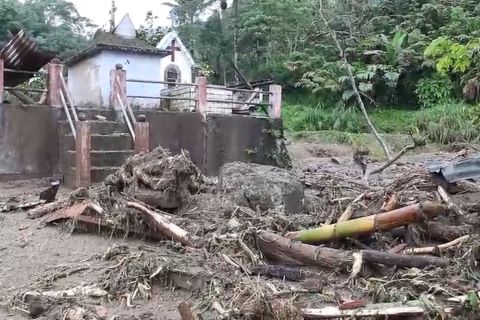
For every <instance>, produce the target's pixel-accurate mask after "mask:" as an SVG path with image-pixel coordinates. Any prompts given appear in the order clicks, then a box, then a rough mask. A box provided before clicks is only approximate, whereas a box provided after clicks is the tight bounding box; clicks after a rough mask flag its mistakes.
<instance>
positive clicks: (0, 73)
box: [0, 58, 5, 103]
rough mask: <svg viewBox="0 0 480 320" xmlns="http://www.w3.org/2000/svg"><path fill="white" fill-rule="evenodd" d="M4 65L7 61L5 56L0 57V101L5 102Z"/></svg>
mask: <svg viewBox="0 0 480 320" xmlns="http://www.w3.org/2000/svg"><path fill="white" fill-rule="evenodd" d="M4 67H5V63H4V60H3V58H0V103H3V87H4V83H5V82H4V72H5V71H4Z"/></svg>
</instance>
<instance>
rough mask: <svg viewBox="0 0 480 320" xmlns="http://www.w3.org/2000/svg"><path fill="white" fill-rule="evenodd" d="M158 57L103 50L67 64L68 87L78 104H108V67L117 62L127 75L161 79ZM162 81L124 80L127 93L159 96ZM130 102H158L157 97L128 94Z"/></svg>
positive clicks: (150, 105) (137, 103)
mask: <svg viewBox="0 0 480 320" xmlns="http://www.w3.org/2000/svg"><path fill="white" fill-rule="evenodd" d="M160 61H161V59H160V57H159V56H156V55H147V54H137V53H128V52H117V51H103V52H101V53H100V54H97V55H96V56H94V57H91V58H89V59H86V60H84V61H82V62H80V63H77V64H75V65H74V66H73V67H69V68H68V87H69V90H70V92H71V93H72V97H73V100H74V101H75V104H76V105H77V106H86V105H93V106H103V107H108V106H109V95H110V71H111V70H113V69H115V65H116V64H118V63H120V64H122V66H123V68H124V69H125V70H126V72H127V79H139V80H152V81H159V80H163V76H162V75H161V72H160ZM160 90H161V85H159V84H152V83H132V82H130V83H129V82H127V95H135V96H153V97H159V96H160ZM129 102H130V103H131V104H132V106H136V105H143V106H149V107H153V106H157V105H159V100H158V99H142V98H131V99H129Z"/></svg>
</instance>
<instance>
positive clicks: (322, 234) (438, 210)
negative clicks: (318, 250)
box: [287, 201, 446, 243]
mask: <svg viewBox="0 0 480 320" xmlns="http://www.w3.org/2000/svg"><path fill="white" fill-rule="evenodd" d="M445 209H446V207H445V206H443V205H442V204H440V203H434V202H430V201H425V202H422V203H420V204H414V205H410V206H407V207H403V208H400V209H396V210H393V211H389V212H385V213H380V214H375V215H370V216H366V217H362V218H358V219H353V220H350V221H345V222H340V223H336V224H331V225H327V226H323V227H320V228H316V229H310V230H304V231H299V232H292V233H289V234H287V237H289V238H290V239H294V240H300V241H302V242H304V243H322V242H326V241H330V240H332V239H338V238H345V237H351V236H357V235H362V234H369V233H372V232H375V231H383V230H389V229H393V228H395V227H399V226H402V225H407V224H410V223H413V222H418V221H423V220H425V219H431V218H433V217H436V216H438V215H441V214H443V213H445Z"/></svg>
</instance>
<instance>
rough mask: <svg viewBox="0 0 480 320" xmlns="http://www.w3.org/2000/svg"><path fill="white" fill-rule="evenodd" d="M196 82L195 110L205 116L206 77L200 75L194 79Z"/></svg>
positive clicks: (206, 108)
mask: <svg viewBox="0 0 480 320" xmlns="http://www.w3.org/2000/svg"><path fill="white" fill-rule="evenodd" d="M195 82H196V84H197V112H200V113H201V114H203V116H205V115H206V114H207V110H208V105H207V78H206V77H203V76H200V77H197V78H196V79H195Z"/></svg>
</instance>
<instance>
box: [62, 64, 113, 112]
mask: <svg viewBox="0 0 480 320" xmlns="http://www.w3.org/2000/svg"><path fill="white" fill-rule="evenodd" d="M101 67H102V60H101V55H97V56H94V57H91V58H88V59H86V60H83V61H81V62H80V63H77V64H75V65H74V66H72V67H69V68H68V70H67V71H68V72H67V74H68V78H67V83H68V90H69V91H70V93H71V95H72V99H73V101H74V103H75V105H77V106H83V105H93V106H99V105H103V104H104V103H108V97H107V100H106V101H104V100H103V96H102V90H103V87H102V83H103V82H102V79H101V77H103V76H104V75H103V74H102V72H103V70H102V68H101Z"/></svg>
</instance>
